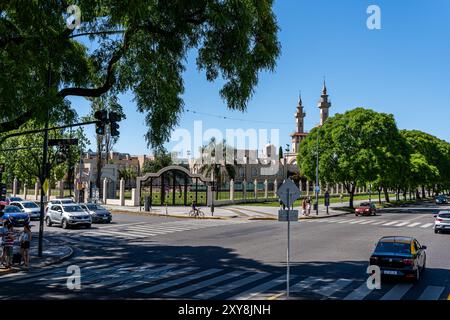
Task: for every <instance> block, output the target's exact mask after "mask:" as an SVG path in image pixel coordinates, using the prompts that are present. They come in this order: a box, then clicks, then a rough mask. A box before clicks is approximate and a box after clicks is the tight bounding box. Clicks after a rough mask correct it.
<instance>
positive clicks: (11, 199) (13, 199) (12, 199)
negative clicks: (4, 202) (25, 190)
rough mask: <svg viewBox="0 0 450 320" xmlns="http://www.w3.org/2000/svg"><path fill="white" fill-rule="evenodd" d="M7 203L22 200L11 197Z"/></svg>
mask: <svg viewBox="0 0 450 320" xmlns="http://www.w3.org/2000/svg"><path fill="white" fill-rule="evenodd" d="M9 201H11V202H13V201H23V200H22V198H15V197H12V198H9Z"/></svg>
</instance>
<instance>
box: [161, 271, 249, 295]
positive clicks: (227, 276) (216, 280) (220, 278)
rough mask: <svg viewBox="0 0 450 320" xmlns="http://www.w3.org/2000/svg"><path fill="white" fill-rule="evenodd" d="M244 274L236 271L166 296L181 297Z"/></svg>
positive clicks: (171, 292) (174, 291)
mask: <svg viewBox="0 0 450 320" xmlns="http://www.w3.org/2000/svg"><path fill="white" fill-rule="evenodd" d="M243 273H245V271H234V272H230V273H226V274H223V275H221V276H218V277H215V278H212V279H209V280H205V281H202V282H199V283H196V284H193V285H190V286H187V287H184V288H180V289H177V290H173V291H170V292H168V293H165V294H164V295H166V296H169V297H181V296H183V295H186V294H188V293H191V292H194V291H196V290H199V289H202V288H205V287H208V286H210V285H213V284H216V283H219V282H222V281H225V280H228V279H232V278H235V277H239V276H240V275H242V274H243Z"/></svg>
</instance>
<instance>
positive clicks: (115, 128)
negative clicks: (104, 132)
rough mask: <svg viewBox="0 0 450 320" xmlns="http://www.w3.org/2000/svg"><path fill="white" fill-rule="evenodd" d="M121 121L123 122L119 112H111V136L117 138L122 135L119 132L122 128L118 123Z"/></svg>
mask: <svg viewBox="0 0 450 320" xmlns="http://www.w3.org/2000/svg"><path fill="white" fill-rule="evenodd" d="M120 120H122V117H121V116H120V114H118V113H117V112H110V113H109V125H110V130H111V136H112V137H117V136H118V135H119V134H120V132H119V130H118V129H119V127H120V126H119V124H118V123H117V122H119V121H120Z"/></svg>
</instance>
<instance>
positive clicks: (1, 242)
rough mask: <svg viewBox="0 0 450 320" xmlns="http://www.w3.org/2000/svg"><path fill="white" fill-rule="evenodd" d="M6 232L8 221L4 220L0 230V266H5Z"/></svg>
mask: <svg viewBox="0 0 450 320" xmlns="http://www.w3.org/2000/svg"><path fill="white" fill-rule="evenodd" d="M7 231H8V220H4V221H3V226H2V228H1V229H0V247H1V249H2V258H1V264H2V265H3V266H5V265H6V250H5V236H6V232H7Z"/></svg>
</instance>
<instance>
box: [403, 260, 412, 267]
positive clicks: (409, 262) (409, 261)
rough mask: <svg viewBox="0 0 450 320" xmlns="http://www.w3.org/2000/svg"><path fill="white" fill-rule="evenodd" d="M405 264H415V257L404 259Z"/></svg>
mask: <svg viewBox="0 0 450 320" xmlns="http://www.w3.org/2000/svg"><path fill="white" fill-rule="evenodd" d="M403 264H404V265H406V266H412V265H413V264H414V260H413V259H403Z"/></svg>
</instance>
